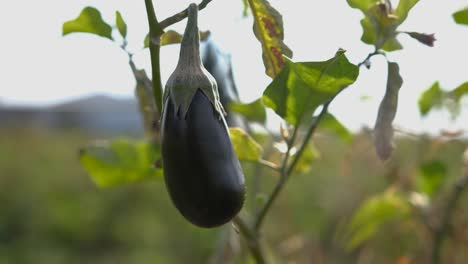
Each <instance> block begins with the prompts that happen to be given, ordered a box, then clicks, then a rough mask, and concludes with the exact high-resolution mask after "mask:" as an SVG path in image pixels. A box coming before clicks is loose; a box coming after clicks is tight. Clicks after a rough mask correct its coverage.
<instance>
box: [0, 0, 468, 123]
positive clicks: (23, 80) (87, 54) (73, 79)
mask: <svg viewBox="0 0 468 264" xmlns="http://www.w3.org/2000/svg"><path fill="white" fill-rule="evenodd" d="M190 2H191V1H183V0H178V1H170V0H154V4H155V8H156V13H157V15H158V17H159V18H160V19H162V18H165V17H167V16H169V15H172V14H174V13H175V12H177V11H180V10H181V9H182V8H184V7H185V6H187V5H188V4H189V3H190ZM270 2H271V3H272V5H273V6H275V7H276V8H277V9H278V10H279V11H280V12H281V13H282V14H283V20H284V26H285V43H286V44H287V45H289V47H290V48H291V49H292V50H293V52H294V56H293V60H294V61H318V60H326V59H328V58H330V57H332V56H333V55H334V53H335V52H336V50H337V49H338V48H343V49H345V50H347V53H346V55H347V56H348V58H349V59H350V60H351V61H352V62H353V63H358V62H360V61H362V60H363V59H364V58H365V57H366V55H367V54H368V53H369V52H370V51H372V47H371V46H369V45H366V44H364V43H362V42H361V41H360V36H361V32H362V30H361V27H360V24H359V20H360V19H361V17H362V15H361V13H360V11H359V10H357V9H351V8H349V7H348V5H347V4H346V1H345V0H328V1H318V0H290V1H280V0H271V1H270ZM395 2H396V1H395ZM466 5H468V2H467V1H466V0H450V1H440V0H421V1H420V2H419V3H418V4H417V5H416V6H415V7H414V8H413V10H412V11H411V13H410V15H409V17H408V19H407V20H406V22H405V23H404V24H403V25H402V26H401V28H400V29H401V30H408V31H418V32H423V33H435V34H436V38H437V41H436V42H435V47H434V48H429V47H426V46H423V45H421V44H419V43H417V42H416V41H415V40H413V39H410V38H409V37H407V36H401V37H399V39H400V41H401V42H402V44H403V46H404V47H405V49H404V50H403V51H399V52H392V53H389V56H388V58H389V59H390V60H392V61H396V62H398V63H399V64H400V73H401V75H402V76H403V79H404V84H403V87H402V89H401V91H400V102H399V109H398V113H397V117H396V121H395V123H396V124H397V125H398V126H400V127H402V128H404V129H407V130H412V131H431V132H437V131H439V130H440V129H443V128H449V129H458V128H464V129H468V127H466V126H467V125H466V124H467V122H466V120H467V117H468V115H467V114H466V108H467V107H466V106H465V111H464V112H465V113H464V114H463V115H462V116H460V118H459V119H458V122H455V123H454V122H452V121H450V118H449V114H447V113H445V112H434V113H431V114H429V117H428V118H425V119H421V118H420V115H419V112H418V109H417V99H418V97H419V95H420V94H421V92H422V91H423V90H424V89H426V88H428V87H429V86H430V85H431V84H432V83H433V82H434V81H436V80H439V81H440V83H441V86H442V87H443V88H446V89H452V88H455V87H456V86H458V85H459V84H461V83H463V82H465V81H468V63H467V62H468V51H467V47H468V27H466V26H461V25H457V24H455V23H454V22H453V19H452V17H451V14H452V13H453V12H455V11H457V10H458V9H460V8H462V7H464V6H466ZM85 6H94V7H97V8H98V9H99V10H100V11H101V13H102V15H103V17H104V19H105V20H106V21H108V22H109V23H113V21H114V14H115V10H119V11H121V13H122V15H123V17H124V19H125V20H126V22H127V24H128V39H129V43H130V45H129V47H130V49H131V50H132V51H133V52H134V53H135V54H136V55H135V60H136V62H137V64H138V66H140V67H144V68H146V69H147V71H148V72H149V69H150V64H149V53H148V51H147V50H143V49H142V43H143V38H144V36H145V34H146V32H147V30H148V26H147V21H146V15H145V7H144V1H143V0H140V1H135V0H134V1H128V0H126V1H124V0H113V1H105V0H86V1H85V0H71V1H63V0H42V1H33V0H26V1H9V2H8V4H3V5H2V7H1V8H0V34H1V35H0V36H1V38H0V39H1V41H0V102H1V103H3V104H16V105H17V104H27V105H48V104H54V103H58V102H61V101H63V100H69V99H71V98H77V97H82V96H87V95H91V94H106V95H112V96H118V97H129V96H132V95H133V88H134V85H135V81H134V79H133V76H132V74H131V71H130V69H129V67H128V64H127V57H126V55H125V54H124V53H123V52H122V51H121V50H120V49H119V48H118V47H117V45H115V44H113V43H111V42H110V41H109V40H108V39H104V38H99V37H95V36H92V35H87V34H73V35H69V36H66V37H62V36H61V26H62V23H63V22H64V21H66V20H69V19H72V18H75V17H76V16H77V15H78V14H79V12H80V11H81V9H82V8H84V7H85ZM199 20H200V21H199V22H200V28H201V29H209V30H210V31H211V32H212V34H213V36H214V38H215V39H216V41H217V42H218V43H219V44H220V45H221V47H222V48H223V49H224V50H225V51H226V52H228V53H230V54H231V55H232V58H233V64H234V65H233V67H234V72H235V77H236V81H237V84H238V88H239V90H240V93H241V99H242V100H243V101H246V102H248V101H252V100H254V99H256V98H258V97H259V96H260V95H261V94H262V92H263V90H264V89H265V87H266V86H267V85H268V83H269V82H270V81H271V80H270V78H269V77H267V76H266V75H265V74H264V67H263V64H262V60H261V48H260V44H259V43H258V41H257V40H256V39H255V38H254V36H253V33H252V18H251V17H247V18H243V17H242V0H230V1H227V0H213V2H212V3H211V4H210V5H209V6H208V7H207V8H206V9H205V10H203V11H202V12H201V14H200V16H199ZM184 26H185V21H184V22H181V23H178V24H176V25H174V26H173V27H172V28H173V29H176V30H178V31H182V30H183V28H184ZM177 56H178V46H176V45H173V46H170V47H163V48H162V77H163V82H165V80H166V79H167V77H168V76H169V74H170V73H171V72H172V71H173V69H174V67H175V64H176V62H177ZM386 71H387V70H386V62H385V60H384V59H383V58H382V57H375V58H374V59H373V60H372V68H371V70H367V69H365V68H362V69H361V73H360V76H359V79H358V81H357V82H356V83H355V84H354V85H352V86H350V87H349V88H348V89H347V91H346V92H343V93H342V94H341V95H340V96H339V97H338V98H337V100H336V101H335V102H334V103H333V104H332V106H331V111H332V112H333V113H334V114H335V115H336V116H337V117H338V119H340V120H341V121H342V122H343V123H344V124H345V125H347V126H348V127H349V128H351V129H358V128H360V127H361V126H363V125H366V126H373V123H374V121H375V117H376V114H377V108H378V104H379V102H380V99H381V97H382V95H383V93H384V91H385V82H386ZM362 97H366V98H367V99H366V100H364V101H363V100H362ZM466 101H467V100H465V102H466ZM462 120H465V122H462ZM463 123H464V124H463ZM463 126H465V127H463Z"/></svg>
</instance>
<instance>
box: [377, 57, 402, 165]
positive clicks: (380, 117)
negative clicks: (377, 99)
mask: <svg viewBox="0 0 468 264" xmlns="http://www.w3.org/2000/svg"><path fill="white" fill-rule="evenodd" d="M402 85H403V79H402V78H401V76H400V67H399V66H398V64H397V63H395V62H388V77H387V89H386V90H385V95H384V97H383V99H382V102H381V103H380V106H379V112H378V114H377V120H376V121H375V127H374V144H375V150H376V152H377V155H378V156H379V158H380V159H381V160H387V159H388V158H389V157H390V155H391V154H392V151H393V146H392V140H393V127H392V123H393V119H395V115H396V112H397V107H398V92H399V91H400V88H401V86H402Z"/></svg>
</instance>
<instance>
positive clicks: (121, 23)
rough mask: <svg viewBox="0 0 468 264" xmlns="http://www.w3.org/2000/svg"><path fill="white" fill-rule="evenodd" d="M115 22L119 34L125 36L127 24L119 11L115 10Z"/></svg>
mask: <svg viewBox="0 0 468 264" xmlns="http://www.w3.org/2000/svg"><path fill="white" fill-rule="evenodd" d="M115 24H116V25H117V29H118V30H119V33H120V35H122V37H123V38H126V37H127V24H126V23H125V20H124V19H123V17H122V15H121V14H120V12H119V11H115Z"/></svg>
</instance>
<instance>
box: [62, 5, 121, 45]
mask: <svg viewBox="0 0 468 264" xmlns="http://www.w3.org/2000/svg"><path fill="white" fill-rule="evenodd" d="M75 32H82V33H91V34H95V35H98V36H101V37H105V38H108V39H110V40H112V27H111V26H110V25H109V24H107V23H106V22H104V20H102V17H101V13H100V12H99V10H97V9H96V8H94V7H90V6H88V7H85V8H84V9H83V10H82V11H81V13H80V15H79V16H78V17H77V18H75V19H74V20H70V21H67V22H65V23H63V27H62V34H63V35H64V36H65V35H67V34H70V33H75Z"/></svg>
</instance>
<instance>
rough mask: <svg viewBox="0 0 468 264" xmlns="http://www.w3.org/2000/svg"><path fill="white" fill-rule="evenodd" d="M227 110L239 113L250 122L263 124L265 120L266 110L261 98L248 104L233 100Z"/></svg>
mask: <svg viewBox="0 0 468 264" xmlns="http://www.w3.org/2000/svg"><path fill="white" fill-rule="evenodd" d="M229 110H231V111H233V112H236V113H239V114H241V115H242V116H244V117H245V118H246V119H247V120H249V121H252V122H258V123H261V124H264V123H265V121H266V110H265V106H264V105H263V103H262V99H261V98H260V99H258V100H255V101H253V102H251V103H248V104H242V103H236V102H233V103H231V104H230V105H229Z"/></svg>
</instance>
